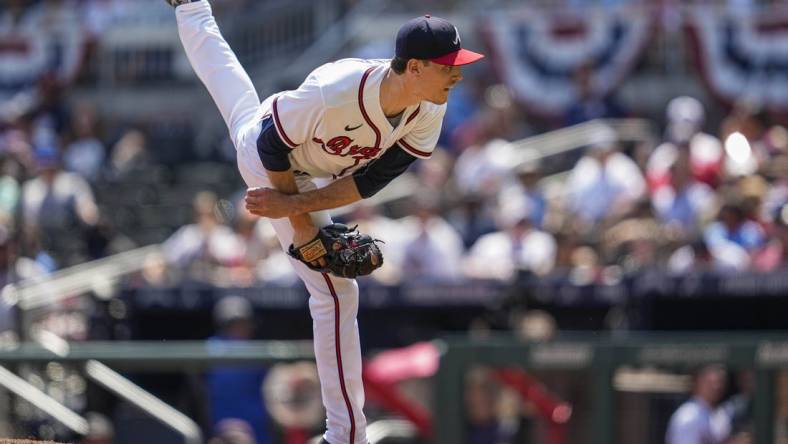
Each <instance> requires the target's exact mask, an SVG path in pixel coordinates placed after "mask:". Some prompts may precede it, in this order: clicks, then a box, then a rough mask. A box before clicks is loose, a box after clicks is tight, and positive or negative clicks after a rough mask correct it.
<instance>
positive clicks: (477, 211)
mask: <svg viewBox="0 0 788 444" xmlns="http://www.w3.org/2000/svg"><path fill="white" fill-rule="evenodd" d="M493 212H494V209H493V208H491V206H490V205H488V204H487V203H486V202H485V199H484V197H483V196H481V195H479V194H476V193H470V194H464V195H462V196H461V198H460V199H459V202H457V204H456V206H455V208H454V209H453V210H451V211H450V212H449V214H448V217H447V220H448V221H449V223H450V224H452V226H453V227H454V228H455V229H456V230H457V231H458V232H459V233H460V236H462V242H463V244H464V245H465V248H469V247H470V246H471V245H473V244H474V243H475V242H476V240H477V239H479V237H481V236H482V235H485V234H488V233H492V232H494V231H495V230H496V227H495V218H494V217H493Z"/></svg>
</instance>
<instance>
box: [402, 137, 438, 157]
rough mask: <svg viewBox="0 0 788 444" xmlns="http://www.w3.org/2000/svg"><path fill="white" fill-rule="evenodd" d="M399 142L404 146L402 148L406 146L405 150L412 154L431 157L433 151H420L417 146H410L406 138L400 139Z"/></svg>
mask: <svg viewBox="0 0 788 444" xmlns="http://www.w3.org/2000/svg"><path fill="white" fill-rule="evenodd" d="M397 143H399V144H400V145H401V146H402V148H405V151H410V153H411V154H415V155H417V156H421V157H430V155H431V153H427V152H425V151H419V150H417V149H416V148H413V147H412V146H410V144H408V142H405V139H399V140H398V141H397Z"/></svg>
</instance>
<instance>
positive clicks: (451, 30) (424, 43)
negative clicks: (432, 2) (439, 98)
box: [395, 15, 484, 66]
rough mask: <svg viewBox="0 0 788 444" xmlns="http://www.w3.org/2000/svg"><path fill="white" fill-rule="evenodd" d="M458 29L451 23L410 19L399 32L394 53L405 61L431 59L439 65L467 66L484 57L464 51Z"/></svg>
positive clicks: (433, 18) (428, 18)
mask: <svg viewBox="0 0 788 444" xmlns="http://www.w3.org/2000/svg"><path fill="white" fill-rule="evenodd" d="M461 43H462V42H461V41H460V33H459V31H457V27H456V26H454V25H452V24H451V23H449V22H448V21H446V20H444V19H442V18H439V17H433V16H431V15H423V16H421V17H416V18H415V19H412V20H408V21H407V22H406V23H405V24H404V25H402V27H401V28H400V29H399V32H398V33H397V47H396V51H395V54H396V56H397V57H399V58H402V59H406V60H407V59H419V60H429V61H431V62H435V63H438V64H440V65H451V66H458V65H467V64H469V63H473V62H476V61H478V60H479V59H481V58H482V57H484V55H482V54H479V53H476V52H473V51H468V50H467V49H462V47H461Z"/></svg>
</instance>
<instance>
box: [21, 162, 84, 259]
mask: <svg viewBox="0 0 788 444" xmlns="http://www.w3.org/2000/svg"><path fill="white" fill-rule="evenodd" d="M35 155H36V162H37V167H38V175H37V176H36V177H34V178H33V179H30V180H28V181H27V182H25V183H24V185H23V186H22V200H21V210H22V224H23V227H24V229H25V231H26V237H28V240H29V241H32V242H33V243H35V242H36V241H38V242H40V245H41V248H42V249H43V250H45V251H47V252H48V253H50V254H52V255H53V257H54V258H55V261H56V264H57V266H58V267H63V266H68V265H73V264H76V263H79V262H82V261H84V260H85V259H86V256H85V251H84V248H82V247H84V246H81V245H80V243H81V241H80V240H81V239H82V237H81V236H80V234H82V233H83V232H84V229H85V228H88V227H92V226H94V225H96V223H97V222H98V219H99V211H98V207H97V206H96V202H95V200H94V198H93V192H92V191H91V189H90V185H89V184H88V183H87V182H86V181H85V179H83V178H82V177H80V176H79V175H77V174H74V173H70V172H67V171H63V170H62V169H61V164H60V158H59V154H58V152H57V151H56V149H55V148H52V147H42V148H38V149H37V150H36V153H35Z"/></svg>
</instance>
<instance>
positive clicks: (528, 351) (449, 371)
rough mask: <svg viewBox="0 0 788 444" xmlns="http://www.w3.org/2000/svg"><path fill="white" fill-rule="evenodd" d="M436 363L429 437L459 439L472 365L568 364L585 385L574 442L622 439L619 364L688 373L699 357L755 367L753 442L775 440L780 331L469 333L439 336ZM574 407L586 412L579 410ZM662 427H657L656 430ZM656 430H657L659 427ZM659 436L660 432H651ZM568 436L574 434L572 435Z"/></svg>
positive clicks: (785, 361) (783, 340)
mask: <svg viewBox="0 0 788 444" xmlns="http://www.w3.org/2000/svg"><path fill="white" fill-rule="evenodd" d="M439 346H440V348H441V351H442V354H441V364H440V369H439V373H438V376H437V378H435V396H436V399H435V402H436V405H437V406H439V407H438V409H439V410H440V414H437V415H436V416H435V431H436V442H437V443H438V444H457V443H464V442H466V437H465V436H464V435H465V426H466V425H465V423H464V410H463V384H464V381H463V378H464V376H465V374H466V372H467V371H468V369H470V368H471V367H473V366H479V365H485V366H490V367H507V366H509V367H512V366H514V367H520V368H523V369H526V370H529V371H537V372H538V371H542V372H545V371H548V372H550V371H576V372H578V374H581V375H582V376H583V377H584V378H586V379H584V381H583V383H584V384H586V385H587V390H588V399H589V402H590V408H588V409H584V410H583V412H576V413H575V415H574V416H573V420H577V421H582V422H584V423H585V424H589V427H588V430H587V433H583V436H584V437H585V439H583V440H582V441H583V442H578V443H577V444H584V443H593V444H629V443H624V442H619V441H621V440H620V439H619V438H618V436H617V430H619V427H620V426H621V424H618V423H617V419H618V418H619V417H620V416H621V412H620V411H619V406H617V405H616V404H617V402H616V399H617V398H616V392H615V388H614V384H613V379H614V375H615V372H616V370H617V369H620V368H643V367H648V368H660V369H670V370H673V371H678V372H685V373H688V372H689V371H691V370H692V369H695V368H697V367H699V366H702V365H704V364H722V365H725V366H727V367H728V368H729V369H731V370H743V369H751V370H753V371H754V372H755V380H756V389H755V394H754V409H753V410H754V415H753V416H754V438H755V439H754V443H755V444H775V442H776V441H775V439H776V438H775V433H774V424H775V419H776V418H775V413H776V405H775V403H776V393H775V392H776V384H775V377H776V375H777V372H778V371H780V370H781V369H788V333H785V334H775V333H764V334H735V333H714V334H709V333H703V334H698V333H670V334H657V333H648V334H643V335H630V336H626V337H601V336H598V335H595V334H594V333H588V334H576V335H568V336H564V337H562V338H561V339H559V340H555V341H550V342H543V343H530V344H526V343H523V342H520V341H517V340H516V339H514V338H511V337H493V338H489V339H485V340H480V341H475V340H469V339H467V338H447V339H445V340H443V341H440V342H439ZM578 414H585V415H588V416H589V417H586V418H579V417H578ZM661 434H664V430H663V431H662V432H661ZM662 436H664V435H662ZM653 439H654V441H655V442H661V441H660V440H661V439H662V438H661V436H660V437H653ZM572 442H574V441H572Z"/></svg>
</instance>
